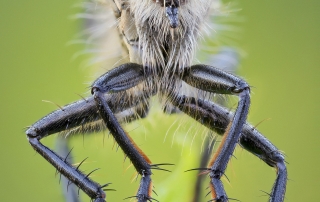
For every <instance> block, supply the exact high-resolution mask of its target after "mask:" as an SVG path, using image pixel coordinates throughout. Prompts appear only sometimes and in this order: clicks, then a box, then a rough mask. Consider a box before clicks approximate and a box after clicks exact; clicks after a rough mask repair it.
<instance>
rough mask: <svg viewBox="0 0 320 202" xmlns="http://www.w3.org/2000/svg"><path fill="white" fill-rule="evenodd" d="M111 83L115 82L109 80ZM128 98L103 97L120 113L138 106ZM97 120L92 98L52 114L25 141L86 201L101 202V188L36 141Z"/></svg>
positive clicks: (119, 69) (102, 198)
mask: <svg viewBox="0 0 320 202" xmlns="http://www.w3.org/2000/svg"><path fill="white" fill-rule="evenodd" d="M126 67H128V66H125V65H123V66H120V67H119V68H115V69H113V71H110V72H109V74H110V75H113V74H117V73H121V71H122V70H123V69H124V68H126ZM129 67H132V65H129ZM131 69H132V71H131V72H130V71H129V73H132V75H134V73H133V71H134V70H137V69H138V68H134V67H132V68H131ZM142 72H143V71H142ZM127 73H128V72H127ZM139 74H140V73H139ZM135 76H136V75H135ZM135 78H137V77H135ZM133 80H134V79H133ZM134 81H136V80H134ZM110 82H115V81H114V80H112V79H111V80H110ZM120 82H121V83H117V85H116V86H117V88H118V89H121V85H125V84H124V83H125V81H123V80H120ZM121 93H122V92H120V95H126V94H125V93H124V94H121ZM148 95H149V94H148ZM148 95H146V94H145V93H144V94H143V97H147V96H148ZM130 96H132V95H126V96H124V97H121V99H115V98H119V97H118V96H114V95H104V97H105V100H106V102H107V103H108V104H109V105H110V107H111V108H112V110H113V112H119V111H123V110H125V109H127V108H129V107H131V106H134V105H137V104H139V103H136V100H139V99H129V97H130ZM122 99H123V100H122ZM133 100H134V101H133ZM139 101H141V100H139ZM99 119H101V118H100V116H99V114H98V113H97V108H96V104H95V101H94V99H93V97H90V98H88V99H84V100H80V101H77V102H75V103H72V104H70V105H67V106H65V107H63V108H61V109H59V110H56V111H54V112H52V113H51V114H49V115H47V116H45V117H43V118H42V119H40V120H39V121H38V122H36V123H35V124H33V125H32V126H31V127H30V128H29V129H28V130H27V131H26V134H27V138H28V140H29V143H30V144H31V146H32V147H33V148H34V149H35V150H36V151H37V152H38V153H39V154H41V155H42V156H43V157H44V158H45V159H46V160H47V161H48V162H49V163H51V164H52V165H53V166H54V167H55V168H56V169H57V170H58V171H59V172H60V173H61V174H63V175H64V176H65V177H67V178H68V179H69V180H70V182H72V183H74V184H75V185H76V186H78V187H79V188H80V189H82V190H83V191H84V192H85V193H86V194H87V195H88V196H89V197H91V198H92V199H95V202H98V201H104V198H105V193H104V192H103V190H102V188H103V186H100V185H99V184H98V183H95V182H93V181H92V180H90V179H89V177H88V175H85V174H83V173H82V172H81V171H79V169H78V168H75V167H73V166H72V165H71V164H70V163H68V162H67V161H66V159H64V158H62V157H60V156H59V155H57V154H56V153H55V152H54V151H52V150H51V149H49V148H47V147H45V146H44V145H42V144H41V142H40V141H39V140H40V139H42V138H43V137H46V136H48V135H50V134H53V133H57V132H61V131H65V130H70V129H72V128H74V127H79V126H80V127H81V126H82V125H85V124H87V123H89V122H94V121H97V120H99Z"/></svg>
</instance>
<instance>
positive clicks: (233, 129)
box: [169, 65, 250, 202]
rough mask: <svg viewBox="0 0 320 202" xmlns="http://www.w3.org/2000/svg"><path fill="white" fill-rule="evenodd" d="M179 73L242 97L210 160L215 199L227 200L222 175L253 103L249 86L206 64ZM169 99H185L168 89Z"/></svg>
mask: <svg viewBox="0 0 320 202" xmlns="http://www.w3.org/2000/svg"><path fill="white" fill-rule="evenodd" d="M181 75H182V76H181ZM178 77H181V79H182V80H183V81H185V82H186V83H187V84H189V85H191V86H193V87H195V88H198V89H200V90H204V91H207V92H211V93H218V94H231V95H238V97H239V102H238V107H237V109H236V111H235V114H234V116H233V118H232V121H231V122H230V123H229V124H228V127H227V128H226V130H225V134H224V136H223V138H222V142H221V144H220V146H219V148H218V150H217V152H216V153H215V155H214V156H213V158H212V159H211V161H210V163H209V166H210V178H211V180H210V188H211V193H212V198H213V199H212V200H213V201H218V202H226V201H228V197H227V195H226V193H225V191H224V188H223V185H222V182H221V180H220V178H221V177H222V176H223V175H224V172H225V169H226V167H227V164H228V162H229V159H230V157H231V156H232V154H233V151H234V149H235V147H236V145H237V143H238V141H239V139H240V135H241V130H242V128H243V125H244V124H245V122H246V119H247V114H248V111H249V106H250V87H249V85H248V84H247V83H246V82H245V81H243V80H242V79H240V78H238V77H236V76H233V75H232V74H229V73H226V72H224V71H222V70H220V69H217V68H214V67H211V66H207V65H194V66H191V67H190V68H185V69H184V70H183V72H180V73H179V75H178ZM169 99H171V101H172V102H173V103H176V105H177V106H180V105H181V104H182V103H181V102H183V100H179V101H178V100H177V95H176V92H169Z"/></svg>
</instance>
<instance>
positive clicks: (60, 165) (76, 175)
mask: <svg viewBox="0 0 320 202" xmlns="http://www.w3.org/2000/svg"><path fill="white" fill-rule="evenodd" d="M29 142H30V144H31V146H32V147H33V148H34V149H35V150H36V151H37V152H38V153H39V154H40V155H41V156H43V157H44V158H45V159H46V160H47V161H48V162H49V163H51V165H53V166H54V167H55V168H56V169H57V170H58V171H59V172H60V173H61V174H63V175H64V176H66V177H67V178H68V179H69V180H70V181H71V182H72V183H74V184H75V185H77V186H78V187H79V188H80V189H82V190H83V191H84V192H85V193H86V194H87V195H88V196H89V197H90V198H92V199H99V200H100V201H104V198H105V197H106V195H105V193H104V192H103V191H102V189H101V186H100V185H99V184H98V183H95V182H93V181H92V180H90V179H89V178H88V176H87V175H85V174H83V173H82V172H80V171H79V170H78V169H77V168H74V167H73V166H71V165H70V164H69V163H68V162H67V161H65V160H64V159H62V158H61V157H60V156H58V155H57V154H56V153H55V152H53V151H52V150H50V149H49V148H47V147H45V146H44V145H42V144H41V143H40V142H39V140H38V139H37V138H33V137H29Z"/></svg>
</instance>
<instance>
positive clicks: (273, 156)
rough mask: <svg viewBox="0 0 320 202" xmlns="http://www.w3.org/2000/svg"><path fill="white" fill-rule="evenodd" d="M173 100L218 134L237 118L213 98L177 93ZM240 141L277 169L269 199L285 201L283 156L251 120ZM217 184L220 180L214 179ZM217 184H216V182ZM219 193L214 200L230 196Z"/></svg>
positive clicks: (221, 199) (246, 124) (222, 191)
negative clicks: (198, 97) (251, 123)
mask: <svg viewBox="0 0 320 202" xmlns="http://www.w3.org/2000/svg"><path fill="white" fill-rule="evenodd" d="M172 103H173V104H174V105H175V106H177V107H179V109H180V110H181V111H183V112H184V113H186V114H188V115H189V116H190V117H192V118H194V119H195V120H196V121H198V122H200V123H201V124H203V125H205V126H206V127H208V128H209V129H211V130H213V131H215V132H216V133H218V134H219V135H223V134H225V133H226V131H227V130H228V127H229V125H230V123H231V122H232V119H233V117H234V114H233V113H231V112H230V111H229V110H228V109H226V108H223V107H221V106H219V105H217V104H215V103H213V102H211V101H205V100H202V99H196V98H194V97H186V96H183V95H176V96H175V99H174V100H172ZM238 143H239V144H240V145H241V146H242V147H243V148H244V149H246V150H247V151H249V152H251V153H252V154H253V155H255V156H257V157H259V158H260V159H261V160H263V161H264V162H265V163H266V164H268V165H269V166H271V167H274V168H276V169H277V178H276V180H275V183H274V185H273V188H272V192H271V194H270V202H282V201H283V200H284V195H285V191H286V182H287V169H286V166H285V161H284V156H283V155H282V154H281V152H280V151H279V150H278V149H277V148H276V147H275V146H274V145H273V144H272V143H271V142H270V141H269V140H268V139H267V138H265V137H264V136H263V135H262V134H261V133H260V132H259V131H258V130H256V129H255V127H253V126H251V125H250V124H248V123H245V124H244V126H243V128H242V131H241V136H240V140H239V142H238ZM218 152H219V149H218ZM208 170H209V171H211V170H212V167H209V168H208ZM214 183H217V182H216V181H214ZM217 184H218V185H220V184H221V183H220V182H218V183H217ZM214 186H215V187H216V186H217V185H214ZM219 188H221V190H220V189H219V190H218V191H219V192H221V193H224V190H223V187H222V184H221V186H220V187H219ZM212 191H213V192H214V193H215V194H216V193H217V190H212ZM218 194H220V193H218ZM218 194H216V196H214V197H213V198H214V199H215V200H214V201H226V200H224V198H227V196H226V195H225V196H224V198H221V197H220V198H217V195H218ZM224 194H225V193H224Z"/></svg>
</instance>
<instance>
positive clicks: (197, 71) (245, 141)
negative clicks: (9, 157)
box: [26, 0, 287, 202]
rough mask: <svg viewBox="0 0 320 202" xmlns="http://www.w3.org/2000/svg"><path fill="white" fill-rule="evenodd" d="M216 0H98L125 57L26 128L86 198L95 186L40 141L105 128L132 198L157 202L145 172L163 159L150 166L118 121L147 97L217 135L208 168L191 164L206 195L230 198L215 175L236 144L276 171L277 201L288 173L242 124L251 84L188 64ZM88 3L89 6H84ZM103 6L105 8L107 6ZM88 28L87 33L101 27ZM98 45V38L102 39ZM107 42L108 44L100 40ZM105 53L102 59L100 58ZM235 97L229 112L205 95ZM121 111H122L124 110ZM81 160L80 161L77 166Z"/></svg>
mask: <svg viewBox="0 0 320 202" xmlns="http://www.w3.org/2000/svg"><path fill="white" fill-rule="evenodd" d="M217 3H220V1H218V0H113V1H111V0H110V1H109V2H105V1H100V2H97V5H98V6H102V7H103V6H105V7H106V8H113V13H114V18H115V19H117V26H116V27H117V30H118V36H119V37H120V39H121V40H122V48H123V51H124V52H125V53H126V54H128V60H129V62H127V63H123V64H121V65H118V66H117V67H115V68H113V69H111V70H109V71H107V72H106V73H104V74H103V75H102V76H100V77H99V78H98V79H96V80H95V81H94V82H93V84H92V85H91V94H92V96H91V97H88V98H85V99H83V100H79V101H77V102H74V103H71V104H69V105H66V106H64V107H62V108H61V109H59V110H56V111H54V112H52V113H50V114H49V115H47V116H45V117H43V118H42V119H40V120H39V121H38V122H36V123H34V124H33V125H32V126H31V127H30V128H29V129H28V130H27V131H26V134H27V138H28V141H29V143H30V144H31V146H32V147H33V148H34V149H35V150H36V151H37V152H38V153H39V154H40V155H42V156H43V158H45V159H46V160H47V161H48V162H49V163H51V164H52V165H53V166H54V167H55V168H56V169H57V170H58V171H59V172H60V173H61V174H62V175H64V176H65V177H66V178H67V179H68V180H69V181H70V183H73V184H75V185H76V186H77V187H79V188H80V189H81V190H83V191H84V192H85V193H86V194H87V195H88V196H89V197H90V198H91V199H92V200H93V201H95V202H101V201H105V199H106V194H105V192H104V191H103V189H104V188H105V187H106V186H108V184H105V185H100V184H98V183H97V182H94V181H93V180H91V179H90V178H89V174H90V173H89V174H84V173H82V172H81V171H80V170H79V167H78V166H76V167H75V166H73V165H71V164H70V163H68V162H67V161H66V160H65V157H61V156H59V155H58V154H57V153H55V152H54V151H52V150H51V149H49V148H47V147H46V146H44V145H43V144H42V143H41V142H40V140H41V139H42V138H43V137H46V136H49V135H51V134H54V133H58V132H64V131H72V132H74V133H78V132H95V131H99V130H102V129H104V128H107V129H108V130H109V131H110V133H111V134H112V136H113V138H114V139H115V141H116V142H117V144H118V145H119V147H120V148H121V149H122V150H123V152H124V153H125V155H126V156H127V158H128V159H130V161H131V162H132V164H133V166H134V168H135V169H136V171H137V172H138V173H139V174H140V175H141V179H140V185H139V188H138V192H137V193H136V195H135V196H132V197H128V198H135V199H136V200H137V201H139V202H146V201H152V200H155V201H157V200H156V199H155V198H154V196H152V193H153V186H152V180H151V177H152V172H151V171H152V169H163V168H162V167H161V166H164V165H166V164H161V163H152V161H151V159H150V158H149V157H148V156H147V155H146V154H145V153H144V152H143V151H142V150H141V149H140V148H139V147H138V146H137V145H136V144H135V143H134V140H133V139H132V138H131V137H130V136H129V134H128V133H127V132H125V131H124V130H123V128H122V126H121V125H120V123H122V122H123V120H129V121H134V120H136V119H139V118H144V117H146V116H147V112H148V110H149V106H150V105H149V101H150V98H151V97H154V96H157V97H159V98H160V100H161V103H162V105H163V106H164V108H165V109H166V108H170V109H175V110H172V111H179V112H182V113H185V114H187V115H188V116H190V117H192V118H193V119H194V120H195V121H197V122H199V123H201V124H202V125H204V126H205V127H207V128H208V129H210V130H212V131H214V132H216V133H217V134H219V135H222V136H223V137H222V140H221V144H220V145H219V147H218V149H217V150H216V152H215V153H214V154H213V155H212V157H211V159H210V160H209V162H208V164H207V166H204V167H200V168H195V169H194V170H202V171H204V172H205V173H207V174H208V178H209V180H210V183H209V187H210V192H211V200H210V201H217V202H226V201H229V200H231V198H229V197H228V196H227V193H226V192H225V190H224V187H223V184H222V182H221V180H220V178H221V177H222V176H223V175H224V172H225V170H226V167H227V164H228V162H229V160H230V157H231V156H232V154H233V152H234V149H235V147H236V145H237V144H239V145H241V146H242V147H243V148H244V149H245V150H247V151H249V152H251V153H253V154H254V155H255V156H257V157H258V158H260V159H261V160H262V161H264V162H265V163H266V164H267V165H269V166H271V167H274V168H276V170H277V178H276V180H275V183H274V185H273V188H272V191H271V193H270V201H272V202H282V201H283V200H284V195H285V190H286V181H287V170H286V165H285V160H284V156H283V155H282V154H281V152H280V151H279V150H278V149H277V148H276V147H275V146H274V145H273V144H272V143H271V142H270V141H269V140H267V139H266V138H265V137H264V136H263V135H262V134H261V133H259V132H258V131H257V130H256V129H255V127H253V126H251V125H250V124H248V123H247V122H246V119H247V114H248V110H249V106H250V86H249V84H248V83H247V82H246V81H244V80H243V79H241V78H239V77H237V76H235V75H233V74H230V73H228V72H225V71H223V70H221V69H219V68H216V67H214V66H212V65H205V64H192V63H193V61H194V60H193V59H194V55H195V51H196V48H197V45H198V41H199V38H200V37H201V36H202V34H203V30H204V28H205V25H206V23H208V19H209V18H208V16H209V15H210V12H214V10H212V9H211V8H212V4H217ZM88 5H89V4H88ZM106 5H110V7H109V6H106ZM101 21H102V24H101V26H100V27H99V28H100V29H95V30H91V31H92V33H94V34H93V35H92V37H95V36H102V35H104V34H106V35H107V33H105V32H106V31H105V30H104V27H107V26H108V23H103V18H102V20H101ZM101 43H103V41H102V42H101ZM104 45H105V46H108V44H104ZM105 57H107V56H105ZM215 94H223V95H225V94H226V95H233V96H237V97H238V99H239V101H238V105H237V108H236V110H235V111H234V113H231V112H229V110H228V109H226V108H224V107H222V106H220V105H218V104H216V103H214V102H213V101H212V99H211V98H212V95H215ZM125 112H126V113H125ZM80 164H81V163H80Z"/></svg>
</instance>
